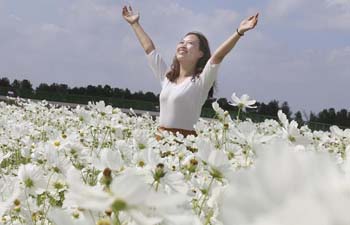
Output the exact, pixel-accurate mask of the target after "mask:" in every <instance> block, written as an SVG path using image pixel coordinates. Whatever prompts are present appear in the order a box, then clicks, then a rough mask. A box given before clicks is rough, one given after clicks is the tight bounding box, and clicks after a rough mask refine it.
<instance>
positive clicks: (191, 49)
mask: <svg viewBox="0 0 350 225" xmlns="http://www.w3.org/2000/svg"><path fill="white" fill-rule="evenodd" d="M202 56H203V53H202V51H200V49H199V39H198V37H197V36H196V35H194V34H190V35H187V36H185V37H184V38H183V39H182V40H181V41H180V42H179V43H178V44H177V46H176V57H177V59H178V60H180V61H182V60H183V59H186V60H189V61H194V62H195V61H197V60H198V59H199V58H201V57H202Z"/></svg>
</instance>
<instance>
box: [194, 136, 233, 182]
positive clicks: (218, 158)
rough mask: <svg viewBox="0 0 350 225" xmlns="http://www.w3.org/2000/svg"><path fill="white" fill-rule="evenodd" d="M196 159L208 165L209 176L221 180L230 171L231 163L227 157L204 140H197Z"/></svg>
mask: <svg viewBox="0 0 350 225" xmlns="http://www.w3.org/2000/svg"><path fill="white" fill-rule="evenodd" d="M197 146H198V153H197V154H196V155H197V156H198V158H200V159H201V160H202V161H204V162H205V163H207V164H208V165H209V172H210V174H211V175H212V176H213V177H215V178H216V179H219V180H221V179H222V178H224V177H226V175H227V173H229V172H230V171H231V163H230V161H229V160H228V157H227V155H226V154H225V153H224V152H223V151H222V150H219V149H215V147H214V145H213V144H212V143H211V142H208V141H207V140H204V139H199V140H197Z"/></svg>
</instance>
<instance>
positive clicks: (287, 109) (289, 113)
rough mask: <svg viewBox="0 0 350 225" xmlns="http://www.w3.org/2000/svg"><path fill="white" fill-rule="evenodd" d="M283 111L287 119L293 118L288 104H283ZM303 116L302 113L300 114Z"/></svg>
mask: <svg viewBox="0 0 350 225" xmlns="http://www.w3.org/2000/svg"><path fill="white" fill-rule="evenodd" d="M281 110H282V112H283V113H284V114H286V116H287V118H288V119H290V118H291V116H292V111H291V110H290V108H289V105H288V102H283V103H282V106H281ZM300 115H301V113H300Z"/></svg>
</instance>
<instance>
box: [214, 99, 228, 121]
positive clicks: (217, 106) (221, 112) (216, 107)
mask: <svg viewBox="0 0 350 225" xmlns="http://www.w3.org/2000/svg"><path fill="white" fill-rule="evenodd" d="M211 105H212V107H213V109H214V111H215V112H216V113H217V114H218V116H219V117H220V118H224V114H225V111H224V110H223V109H222V108H220V106H219V104H218V102H216V101H215V102H213V103H212V104H211Z"/></svg>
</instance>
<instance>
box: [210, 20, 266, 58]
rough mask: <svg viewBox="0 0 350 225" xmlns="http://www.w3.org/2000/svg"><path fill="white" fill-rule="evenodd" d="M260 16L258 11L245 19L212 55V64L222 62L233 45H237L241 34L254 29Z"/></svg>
mask: <svg viewBox="0 0 350 225" xmlns="http://www.w3.org/2000/svg"><path fill="white" fill-rule="evenodd" d="M258 16H259V14H258V13H257V14H256V15H255V16H251V17H249V18H247V19H245V20H243V21H242V22H241V23H240V25H239V27H238V28H237V30H236V31H235V32H234V33H233V34H232V35H231V36H230V37H229V38H228V39H227V40H226V41H225V42H224V43H222V44H221V45H220V46H219V48H218V49H217V50H216V51H215V52H214V54H213V55H212V57H211V61H210V62H211V63H212V64H219V63H221V62H222V60H223V59H224V58H225V56H226V55H227V53H229V52H230V51H231V49H232V48H233V47H235V45H236V43H237V41H238V40H239V38H240V37H241V36H243V35H244V33H245V32H246V31H248V30H251V29H253V28H254V27H255V26H256V24H257V23H258Z"/></svg>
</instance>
